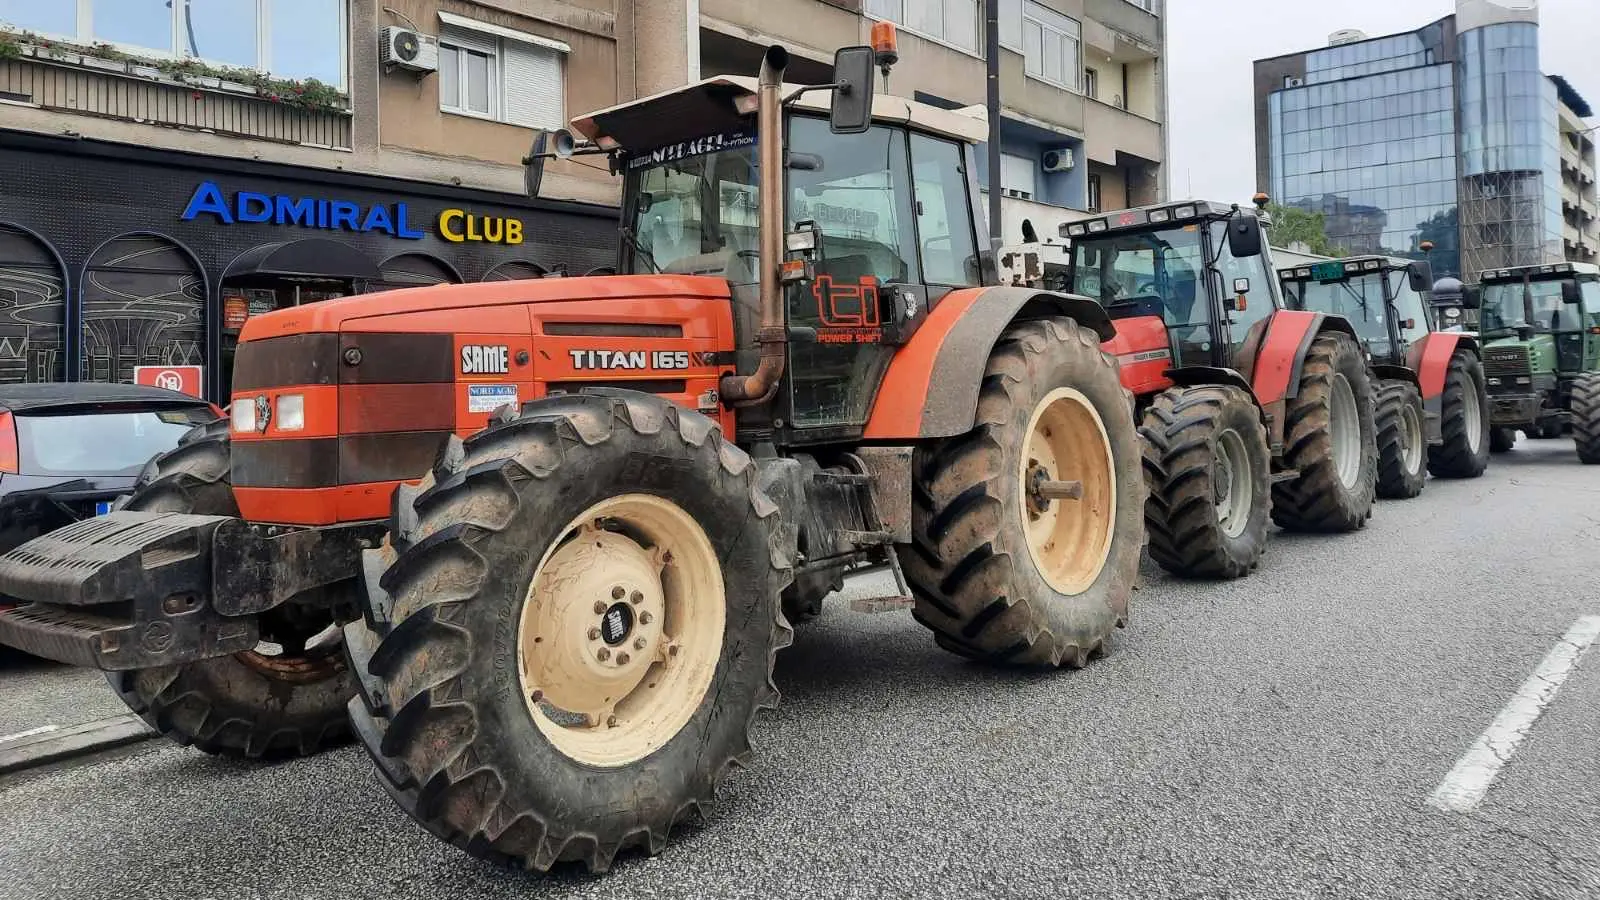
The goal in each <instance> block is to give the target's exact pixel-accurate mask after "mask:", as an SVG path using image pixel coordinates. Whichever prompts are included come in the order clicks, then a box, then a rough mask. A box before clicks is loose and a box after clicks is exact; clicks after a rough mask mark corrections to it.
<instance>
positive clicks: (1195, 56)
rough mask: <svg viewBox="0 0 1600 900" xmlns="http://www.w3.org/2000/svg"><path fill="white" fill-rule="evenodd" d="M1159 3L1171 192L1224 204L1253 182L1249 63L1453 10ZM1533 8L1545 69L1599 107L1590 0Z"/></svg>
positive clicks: (1411, 5) (1341, 2) (1412, 25)
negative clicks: (1163, 12)
mask: <svg viewBox="0 0 1600 900" xmlns="http://www.w3.org/2000/svg"><path fill="white" fill-rule="evenodd" d="M1166 7H1167V16H1168V19H1167V56H1168V61H1169V64H1170V69H1169V70H1168V77H1169V81H1170V86H1169V90H1170V92H1171V97H1170V103H1169V106H1168V120H1169V123H1170V126H1171V129H1172V162H1171V165H1170V167H1169V169H1168V175H1169V177H1170V179H1171V180H1170V186H1171V194H1172V197H1173V199H1178V198H1184V199H1201V200H1216V201H1225V202H1234V203H1241V202H1244V201H1247V200H1249V199H1250V196H1251V195H1252V194H1254V193H1255V191H1256V187H1257V186H1256V184H1255V119H1254V113H1253V111H1252V108H1251V95H1250V92H1251V77H1252V76H1251V63H1252V62H1253V61H1254V60H1257V59H1266V58H1267V57H1270V56H1278V55H1280V54H1283V53H1293V52H1297V51H1300V50H1309V49H1312V48H1315V47H1321V46H1325V45H1326V44H1327V42H1328V35H1330V34H1332V33H1333V32H1335V31H1338V30H1339V29H1341V28H1359V29H1361V30H1362V31H1365V32H1366V33H1367V34H1369V35H1371V36H1372V37H1379V36H1381V35H1386V34H1395V33H1398V32H1402V31H1412V30H1415V29H1417V28H1420V27H1421V26H1423V25H1426V24H1427V23H1429V22H1432V21H1434V20H1436V19H1440V18H1443V17H1445V16H1447V15H1450V14H1451V13H1452V12H1454V11H1455V3H1454V0H1334V2H1323V0H1167V2H1166ZM1539 7H1540V10H1539V17H1540V22H1539V26H1540V27H1539V34H1540V43H1541V46H1540V59H1541V62H1542V64H1543V66H1544V71H1545V74H1547V75H1562V76H1565V77H1566V79H1567V80H1568V81H1570V82H1572V85H1573V87H1575V88H1577V89H1578V92H1579V93H1580V94H1582V95H1583V97H1584V99H1586V100H1588V101H1589V104H1590V105H1591V106H1595V107H1600V0H1541V2H1540V4H1539ZM1590 124H1600V119H1595V120H1591V123H1590ZM1263 187H1264V185H1263Z"/></svg>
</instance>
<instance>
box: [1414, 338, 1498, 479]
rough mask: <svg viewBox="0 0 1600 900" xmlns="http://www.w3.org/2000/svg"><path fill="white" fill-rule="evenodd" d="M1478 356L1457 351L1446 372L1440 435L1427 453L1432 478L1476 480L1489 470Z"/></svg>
mask: <svg viewBox="0 0 1600 900" xmlns="http://www.w3.org/2000/svg"><path fill="white" fill-rule="evenodd" d="M1484 391H1485V388H1484V381H1483V361H1482V360H1480V359H1479V358H1478V354H1476V353H1471V352H1468V351H1465V350H1457V351H1456V352H1455V354H1454V355H1452V356H1451V357H1450V367H1449V368H1448V369H1446V370H1445V376H1444V393H1443V394H1441V395H1440V397H1439V436H1440V437H1441V438H1442V442H1441V443H1440V444H1439V445H1438V446H1437V447H1431V448H1429V450H1428V472H1429V474H1431V475H1433V477H1435V478H1477V477H1478V476H1479V475H1482V474H1483V471H1484V470H1485V469H1487V468H1488V467H1489V449H1490V448H1489V443H1490V429H1489V395H1488V394H1486V393H1485V392H1484Z"/></svg>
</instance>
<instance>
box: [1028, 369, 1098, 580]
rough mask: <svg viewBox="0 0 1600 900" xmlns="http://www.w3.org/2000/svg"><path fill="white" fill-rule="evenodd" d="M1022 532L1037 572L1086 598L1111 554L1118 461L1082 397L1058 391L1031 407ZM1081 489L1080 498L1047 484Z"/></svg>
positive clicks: (1062, 389)
mask: <svg viewBox="0 0 1600 900" xmlns="http://www.w3.org/2000/svg"><path fill="white" fill-rule="evenodd" d="M1020 483H1021V485H1022V502H1021V503H1020V504H1018V505H1019V507H1020V508H1021V515H1022V527H1023V531H1024V533H1026V534H1027V536H1028V554H1029V555H1030V556H1031V557H1033V564H1034V567H1035V568H1037V569H1038V571H1039V574H1040V575H1041V576H1042V577H1043V578H1044V580H1045V582H1046V583H1047V584H1049V585H1050V586H1051V587H1052V588H1054V589H1055V590H1056V591H1058V592H1060V593H1062V594H1067V595H1069V596H1070V595H1073V594H1081V593H1083V592H1084V591H1086V590H1088V588H1089V586H1090V585H1092V584H1094V582H1095V579H1097V578H1099V577H1100V572H1101V570H1102V569H1104V568H1105V565H1106V560H1107V559H1108V558H1110V556H1111V538H1112V535H1113V533H1114V532H1115V529H1116V524H1115V521H1114V520H1115V516H1116V508H1117V475H1116V461H1115V459H1114V457H1113V456H1112V453H1111V439H1110V438H1109V437H1107V436H1106V426H1105V422H1104V421H1102V420H1101V418H1100V414H1099V413H1098V412H1097V411H1095V408H1094V404H1092V403H1090V402H1089V398H1088V397H1085V396H1084V395H1083V393H1082V392H1080V391H1078V390H1075V389H1073V388H1067V387H1063V388H1056V389H1055V390H1053V391H1051V392H1050V393H1049V395H1048V396H1046V397H1045V398H1044V399H1043V400H1041V401H1040V402H1039V405H1038V406H1036V407H1034V410H1033V416H1032V417H1031V418H1030V419H1029V421H1028V430H1027V439H1026V442H1025V443H1024V445H1023V448H1022V460H1021V482H1020ZM1072 483H1076V484H1077V485H1079V486H1080V487H1081V490H1082V496H1081V497H1078V498H1076V499H1072V498H1064V497H1059V496H1055V497H1052V496H1049V495H1048V486H1050V485H1062V484H1072Z"/></svg>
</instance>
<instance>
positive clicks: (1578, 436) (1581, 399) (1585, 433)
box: [1572, 372, 1600, 466]
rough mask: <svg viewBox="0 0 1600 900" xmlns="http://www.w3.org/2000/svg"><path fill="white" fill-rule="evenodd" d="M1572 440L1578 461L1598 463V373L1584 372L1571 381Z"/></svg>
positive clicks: (1599, 440) (1599, 422) (1599, 416)
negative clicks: (1576, 447) (1575, 445)
mask: <svg viewBox="0 0 1600 900" xmlns="http://www.w3.org/2000/svg"><path fill="white" fill-rule="evenodd" d="M1572 440H1573V442H1574V443H1575V444H1577V446H1578V461H1579V462H1581V463H1583V464H1584V465H1586V466H1593V465H1600V374H1597V373H1593V372H1589V373H1585V374H1583V375H1579V376H1578V377H1577V378H1576V379H1575V380H1574V381H1573V382H1572Z"/></svg>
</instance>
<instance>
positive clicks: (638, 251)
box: [621, 226, 661, 274]
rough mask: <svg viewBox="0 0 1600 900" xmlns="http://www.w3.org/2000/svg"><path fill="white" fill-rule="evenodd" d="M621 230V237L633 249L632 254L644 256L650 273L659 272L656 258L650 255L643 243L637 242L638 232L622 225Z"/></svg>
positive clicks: (659, 267) (659, 268)
mask: <svg viewBox="0 0 1600 900" xmlns="http://www.w3.org/2000/svg"><path fill="white" fill-rule="evenodd" d="M621 230H622V239H623V240H625V241H627V242H628V246H629V247H631V248H632V249H633V253H634V256H635V257H641V256H642V257H644V261H645V262H647V263H649V264H650V271H651V273H652V274H655V273H659V272H660V271H661V266H660V264H659V263H657V262H656V258H655V257H654V256H653V255H651V253H650V251H649V250H646V249H645V248H644V244H642V243H640V242H639V233H638V232H637V231H634V230H633V229H632V228H628V227H626V226H624V227H623V228H622V229H621Z"/></svg>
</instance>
